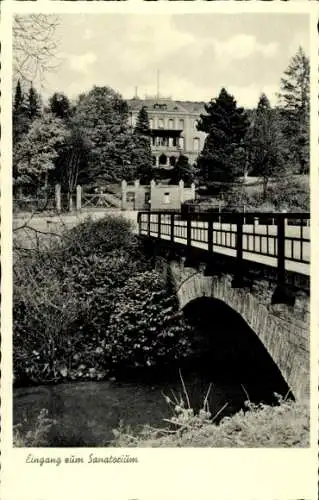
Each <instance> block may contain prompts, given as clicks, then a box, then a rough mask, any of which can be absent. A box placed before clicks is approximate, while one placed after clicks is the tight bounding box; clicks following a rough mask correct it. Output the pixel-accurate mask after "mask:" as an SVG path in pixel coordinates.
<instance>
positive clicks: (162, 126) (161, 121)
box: [158, 118, 164, 128]
mask: <svg viewBox="0 0 319 500" xmlns="http://www.w3.org/2000/svg"><path fill="white" fill-rule="evenodd" d="M158 128H164V120H163V118H159V119H158Z"/></svg>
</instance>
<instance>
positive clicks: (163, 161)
mask: <svg viewBox="0 0 319 500" xmlns="http://www.w3.org/2000/svg"><path fill="white" fill-rule="evenodd" d="M159 164H160V165H166V164H167V156H166V155H164V154H163V155H161V156H160V157H159Z"/></svg>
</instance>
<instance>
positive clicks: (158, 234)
mask: <svg viewBox="0 0 319 500" xmlns="http://www.w3.org/2000/svg"><path fill="white" fill-rule="evenodd" d="M157 223H158V227H157V236H158V238H160V237H161V214H160V213H159V214H158V216H157Z"/></svg>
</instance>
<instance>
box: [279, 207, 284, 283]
mask: <svg viewBox="0 0 319 500" xmlns="http://www.w3.org/2000/svg"><path fill="white" fill-rule="evenodd" d="M285 225H286V224H285V216H284V215H282V214H279V215H277V283H278V285H279V286H280V285H284V284H285Z"/></svg>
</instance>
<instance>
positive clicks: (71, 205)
mask: <svg viewBox="0 0 319 500" xmlns="http://www.w3.org/2000/svg"><path fill="white" fill-rule="evenodd" d="M72 211H73V196H72V193H70V198H69V212H72Z"/></svg>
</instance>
